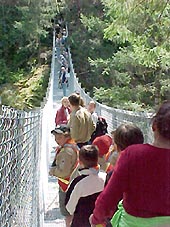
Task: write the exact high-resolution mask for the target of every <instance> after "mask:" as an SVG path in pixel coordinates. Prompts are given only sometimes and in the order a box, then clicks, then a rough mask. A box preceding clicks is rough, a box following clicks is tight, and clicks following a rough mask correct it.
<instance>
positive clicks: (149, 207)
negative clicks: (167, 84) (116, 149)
mask: <svg viewBox="0 0 170 227" xmlns="http://www.w3.org/2000/svg"><path fill="white" fill-rule="evenodd" d="M152 130H153V134H154V141H153V143H152V144H135V145H131V146H129V147H127V148H126V149H125V150H124V151H122V152H121V155H120V157H119V160H118V162H117V164H116V167H115V169H114V173H113V174H112V176H111V178H110V181H109V182H108V184H107V186H106V188H105V189H104V190H103V192H102V193H101V194H100V195H99V197H98V198H97V201H96V204H95V209H94V211H93V214H92V215H91V217H90V222H91V226H92V227H95V226H96V225H97V224H101V223H105V221H106V220H107V218H109V217H111V216H112V215H113V214H114V216H113V218H112V221H111V223H112V226H114V227H168V226H170V225H169V224H170V100H169V101H164V102H163V103H162V105H161V106H160V107H159V109H158V111H157V113H156V114H155V116H154V117H153V119H152ZM122 198H123V200H122ZM120 200H122V201H120ZM118 204H119V205H118ZM117 205H118V210H117ZM116 210H117V212H116ZM115 212H116V213H115Z"/></svg>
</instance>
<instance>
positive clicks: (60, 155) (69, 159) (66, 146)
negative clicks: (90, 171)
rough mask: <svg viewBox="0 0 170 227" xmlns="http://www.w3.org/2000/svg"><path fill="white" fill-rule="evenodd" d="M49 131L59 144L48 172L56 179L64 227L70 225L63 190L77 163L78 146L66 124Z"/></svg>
mask: <svg viewBox="0 0 170 227" xmlns="http://www.w3.org/2000/svg"><path fill="white" fill-rule="evenodd" d="M51 133H52V134H53V135H54V136H55V141H56V142H57V144H58V145H59V147H58V149H57V151H56V156H55V158H54V161H53V164H52V166H51V168H50V171H49V174H50V175H51V176H55V177H57V179H58V184H59V206H60V212H61V214H62V215H63V216H65V222H66V227H69V226H70V215H69V213H68V212H67V210H66V208H65V195H66V193H65V191H66V189H67V187H68V184H69V180H70V176H71V174H72V172H73V171H74V169H75V168H76V167H77V165H78V147H77V145H76V143H75V141H74V140H73V139H71V136H70V129H69V128H68V127H67V125H58V126H57V127H56V128H55V129H54V130H52V131H51Z"/></svg>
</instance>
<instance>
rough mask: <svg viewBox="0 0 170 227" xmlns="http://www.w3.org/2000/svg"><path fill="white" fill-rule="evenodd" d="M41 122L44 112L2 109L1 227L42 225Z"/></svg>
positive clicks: (0, 136) (0, 162) (0, 145)
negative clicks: (39, 223) (40, 215)
mask: <svg viewBox="0 0 170 227" xmlns="http://www.w3.org/2000/svg"><path fill="white" fill-rule="evenodd" d="M40 122H41V112H40V111H31V112H24V111H18V110H15V109H12V108H9V107H5V106H2V108H1V113H0V226H1V227H21V226H22V227H28V226H30V227H34V226H38V220H39V218H38V217H39V211H38V207H39V206H37V204H38V203H39V201H38V200H39V196H38V193H39V190H38V188H39V185H38V183H39V182H38V179H39V162H40V159H39V157H40V145H41V141H40V138H41V135H40V134H41V123H40ZM33 213H34V215H33Z"/></svg>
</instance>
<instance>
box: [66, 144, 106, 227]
mask: <svg viewBox="0 0 170 227" xmlns="http://www.w3.org/2000/svg"><path fill="white" fill-rule="evenodd" d="M79 162H80V164H81V166H82V167H83V168H82V169H79V172H80V176H78V177H76V178H75V179H74V180H73V181H72V182H71V184H70V185H69V187H68V190H67V192H66V201H65V202H66V208H67V210H68V212H69V213H70V214H71V215H73V219H72V223H71V227H90V223H89V216H90V214H91V213H92V212H93V209H94V206H95V201H96V198H97V196H98V195H99V194H100V192H101V191H102V190H103V188H104V184H105V179H106V173H105V172H102V171H100V167H99V165H98V148H97V147H96V146H95V145H86V146H83V147H82V148H81V149H80V152H79Z"/></svg>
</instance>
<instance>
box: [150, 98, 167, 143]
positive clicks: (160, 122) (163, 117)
mask: <svg viewBox="0 0 170 227" xmlns="http://www.w3.org/2000/svg"><path fill="white" fill-rule="evenodd" d="M153 123H155V124H156V126H157V129H158V132H159V133H160V135H161V136H162V137H164V138H165V139H170V100H166V101H164V102H163V103H162V105H161V106H160V107H159V109H158V111H157V113H156V114H155V116H154V117H153Z"/></svg>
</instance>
